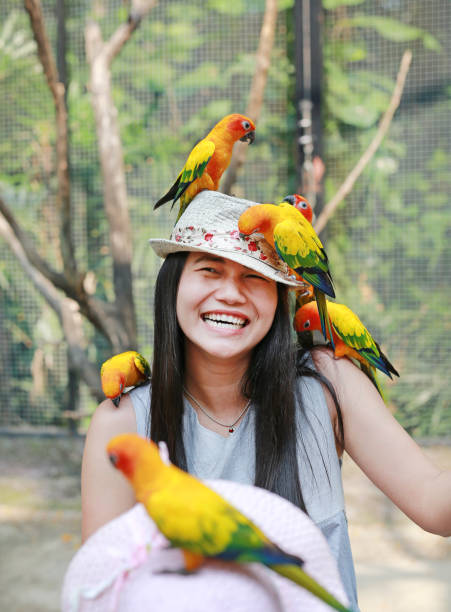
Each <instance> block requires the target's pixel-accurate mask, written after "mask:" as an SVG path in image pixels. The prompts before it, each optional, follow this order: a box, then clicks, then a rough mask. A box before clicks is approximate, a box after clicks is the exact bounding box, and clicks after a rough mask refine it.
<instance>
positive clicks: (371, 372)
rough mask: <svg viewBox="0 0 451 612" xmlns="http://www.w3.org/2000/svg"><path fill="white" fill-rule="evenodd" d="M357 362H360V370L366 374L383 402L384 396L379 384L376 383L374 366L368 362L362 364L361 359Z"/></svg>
mask: <svg viewBox="0 0 451 612" xmlns="http://www.w3.org/2000/svg"><path fill="white" fill-rule="evenodd" d="M359 364H360V369H361V370H362V372H363V373H364V374H366V375H367V376H368V378H369V379H370V380H371V382H372V383H373V385H374V386H375V387H376V389H377V390H378V392H379V395H380V396H381V398H382V399H383V400H384V402H385V397H384V394H383V393H382V388H381V386H380V384H379V383H378V381H377V378H376V370H375V368H374V367H373V366H371V365H369V364H368V365H367V364H364V363H362V362H361V361H359Z"/></svg>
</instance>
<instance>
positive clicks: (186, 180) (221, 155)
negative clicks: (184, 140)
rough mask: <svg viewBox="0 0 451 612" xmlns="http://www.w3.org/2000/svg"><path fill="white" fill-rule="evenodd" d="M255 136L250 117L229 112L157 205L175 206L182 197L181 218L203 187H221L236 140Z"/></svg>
mask: <svg viewBox="0 0 451 612" xmlns="http://www.w3.org/2000/svg"><path fill="white" fill-rule="evenodd" d="M254 139H255V124H254V122H253V121H252V120H251V119H249V118H248V117H245V116H244V115H239V114H237V113H234V114H232V115H226V116H225V117H224V118H223V119H221V121H219V123H217V124H216V125H215V126H214V128H213V129H212V130H211V131H210V132H209V133H208V134H207V135H206V136H205V138H203V139H202V140H201V141H200V142H198V143H197V144H196V146H195V147H194V149H193V150H192V151H191V153H190V154H189V156H188V159H187V160H186V163H185V165H184V167H183V169H182V171H181V172H180V174H179V175H178V177H177V180H176V181H175V183H174V184H173V185H172V187H171V188H170V189H169V191H168V192H167V193H166V194H165V195H164V196H163V197H162V198H160V199H159V200H158V202H157V203H156V204H155V206H154V209H155V208H158V207H159V206H161V205H162V204H164V203H165V202H169V201H170V200H172V206H174V204H175V202H176V201H177V200H178V199H179V198H180V208H179V214H178V216H177V220H178V219H179V218H180V216H181V215H182V214H183V212H184V211H185V210H186V207H187V206H188V204H189V203H190V202H191V200H192V199H193V198H194V197H195V196H196V195H197V194H198V193H199V192H200V191H202V190H203V189H209V190H211V191H217V190H218V187H219V181H220V179H221V176H222V175H223V173H224V171H225V170H226V169H227V167H228V166H229V164H230V159H231V157H232V149H233V145H234V144H235V142H236V141H237V140H241V141H243V142H249V144H252V143H253V142H254Z"/></svg>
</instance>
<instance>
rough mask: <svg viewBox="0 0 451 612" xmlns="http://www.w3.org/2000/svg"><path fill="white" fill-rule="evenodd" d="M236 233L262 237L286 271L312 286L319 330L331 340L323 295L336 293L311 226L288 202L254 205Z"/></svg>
mask: <svg viewBox="0 0 451 612" xmlns="http://www.w3.org/2000/svg"><path fill="white" fill-rule="evenodd" d="M238 229H239V231H240V233H241V234H242V235H244V236H249V235H250V234H253V233H254V232H258V233H260V234H263V236H264V237H265V239H266V241H267V242H269V244H270V245H271V246H272V247H273V248H274V249H275V250H276V252H277V254H278V255H279V257H280V258H281V259H282V260H283V261H284V262H285V263H286V264H287V265H288V267H289V268H291V269H292V270H293V271H294V272H295V273H296V274H297V275H298V276H300V277H302V280H304V281H306V282H307V283H309V284H311V285H313V293H314V295H315V300H316V303H317V304H318V310H319V313H320V320H321V330H322V332H323V335H324V337H325V339H326V340H327V339H328V337H327V335H326V328H328V331H329V337H332V332H331V330H330V321H329V317H328V316H327V303H326V294H327V295H330V296H331V297H335V291H334V288H333V284H332V277H331V275H330V271H329V260H328V258H327V255H326V251H325V250H324V247H323V245H322V244H321V241H320V239H319V238H318V236H317V235H316V232H315V230H314V229H313V227H312V225H311V223H309V222H308V221H307V219H305V218H304V217H303V215H302V214H301V213H300V212H299V210H297V209H296V208H295V207H294V206H292V205H291V204H288V203H287V202H282V203H281V204H279V205H274V204H256V205H255V206H250V207H249V208H247V209H246V210H245V211H244V212H243V213H242V214H241V216H240V218H239V220H238ZM332 344H333V340H332Z"/></svg>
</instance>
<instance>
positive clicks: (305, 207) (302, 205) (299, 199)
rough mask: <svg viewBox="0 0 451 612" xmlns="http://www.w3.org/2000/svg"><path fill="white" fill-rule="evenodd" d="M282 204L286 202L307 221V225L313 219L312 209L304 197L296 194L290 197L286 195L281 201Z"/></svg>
mask: <svg viewBox="0 0 451 612" xmlns="http://www.w3.org/2000/svg"><path fill="white" fill-rule="evenodd" d="M283 201H284V202H288V204H291V205H292V206H294V207H295V208H297V209H298V211H299V212H300V213H301V215H302V216H303V217H304V218H305V219H307V221H308V222H309V223H311V222H312V219H313V208H312V207H311V205H310V202H308V200H306V199H305V198H304V196H301V195H299V194H298V193H293V194H292V195H287V197H286V198H284V199H283Z"/></svg>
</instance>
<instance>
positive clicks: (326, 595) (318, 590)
mask: <svg viewBox="0 0 451 612" xmlns="http://www.w3.org/2000/svg"><path fill="white" fill-rule="evenodd" d="M268 567H270V569H272V570H273V571H274V572H276V573H277V574H280V575H281V576H285V578H288V579H289V580H291V581H292V582H295V583H296V584H298V585H299V586H301V587H303V588H304V589H306V590H307V591H309V592H310V593H312V594H313V595H315V596H316V597H318V598H319V599H321V601H324V603H326V604H327V605H329V606H330V607H331V608H333V609H334V610H338V611H339V612H352V610H350V609H349V608H348V607H347V606H345V605H344V604H342V603H341V602H340V601H338V599H336V598H335V597H334V596H333V595H332V593H330V592H329V591H328V590H327V589H325V588H324V587H322V586H321V585H320V584H319V582H317V581H316V580H315V579H314V578H312V577H311V576H309V575H308V574H307V573H306V572H304V570H302V569H300V568H299V567H297V566H295V565H270V566H268Z"/></svg>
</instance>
